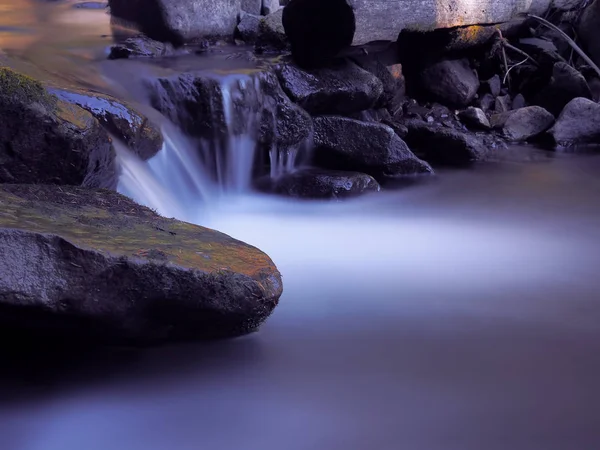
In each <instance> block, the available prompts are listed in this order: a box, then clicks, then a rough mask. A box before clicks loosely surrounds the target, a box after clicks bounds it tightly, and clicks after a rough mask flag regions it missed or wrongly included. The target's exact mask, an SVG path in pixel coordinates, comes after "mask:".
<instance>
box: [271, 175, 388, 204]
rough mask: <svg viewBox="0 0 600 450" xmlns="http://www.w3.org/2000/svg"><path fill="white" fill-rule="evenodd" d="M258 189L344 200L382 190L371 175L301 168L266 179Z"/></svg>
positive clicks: (289, 195)
mask: <svg viewBox="0 0 600 450" xmlns="http://www.w3.org/2000/svg"><path fill="white" fill-rule="evenodd" d="M261 189H262V190H265V191H267V192H273V193H276V194H279V195H285V196H288V197H296V198H310V199H343V198H348V197H356V196H359V195H362V194H366V193H369V192H378V191H379V190H380V189H381V188H380V186H379V183H377V181H375V179H374V178H373V177H372V176H370V175H367V174H365V173H359V172H346V171H339V170H322V169H302V170H298V171H295V172H292V173H288V174H286V175H283V176H281V177H279V178H276V179H269V182H266V183H264V184H263V185H262V186H261Z"/></svg>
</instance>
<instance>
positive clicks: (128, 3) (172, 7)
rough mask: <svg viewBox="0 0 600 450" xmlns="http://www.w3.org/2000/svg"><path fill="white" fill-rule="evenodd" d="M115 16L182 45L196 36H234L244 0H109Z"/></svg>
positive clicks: (148, 33)
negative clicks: (242, 0)
mask: <svg viewBox="0 0 600 450" xmlns="http://www.w3.org/2000/svg"><path fill="white" fill-rule="evenodd" d="M108 4H109V6H110V12H111V14H112V15H113V16H114V17H119V18H121V19H125V20H128V21H130V22H133V23H135V24H137V25H138V26H139V28H140V31H142V33H144V34H146V35H147V36H148V37H150V38H151V39H154V40H157V41H160V42H169V43H171V44H173V45H174V46H176V47H178V46H181V45H183V44H184V43H185V42H190V41H192V40H195V39H202V38H216V37H225V38H230V37H231V36H233V33H234V31H235V27H236V25H237V18H238V14H239V12H240V10H241V0H228V1H215V0H193V1H190V0H109V2H108Z"/></svg>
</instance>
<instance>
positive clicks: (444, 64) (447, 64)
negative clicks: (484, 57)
mask: <svg viewBox="0 0 600 450" xmlns="http://www.w3.org/2000/svg"><path fill="white" fill-rule="evenodd" d="M421 86H422V88H423V89H424V90H425V91H426V92H427V93H429V94H430V95H431V96H432V97H433V98H435V99H436V100H439V101H440V102H442V103H447V104H449V105H452V106H457V107H466V106H468V105H469V104H470V103H471V102H472V101H473V100H474V99H475V96H476V95H477V90H478V89H479V79H478V78H477V75H476V74H475V71H474V70H473V69H471V67H470V65H469V61H468V60H467V59H444V60H442V61H439V62H436V63H434V64H431V65H429V66H428V67H426V68H425V69H424V70H423V72H422V74H421Z"/></svg>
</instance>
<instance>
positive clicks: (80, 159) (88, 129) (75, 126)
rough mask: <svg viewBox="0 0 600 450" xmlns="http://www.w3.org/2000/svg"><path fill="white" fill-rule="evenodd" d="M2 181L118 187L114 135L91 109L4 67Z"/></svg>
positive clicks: (0, 76) (0, 83)
mask: <svg viewBox="0 0 600 450" xmlns="http://www.w3.org/2000/svg"><path fill="white" fill-rule="evenodd" d="M0 183H51V184H65V185H82V186H87V187H102V188H115V187H116V184H117V171H116V163H115V153H114V149H113V148H112V145H111V141H110V137H109V136H108V134H107V132H106V131H105V130H104V129H103V127H102V125H101V124H100V122H99V121H98V120H97V119H96V118H95V117H94V116H93V115H92V114H91V113H90V112H88V111H86V110H85V109H83V108H81V107H80V106H78V105H76V104H73V103H71V102H66V101H64V100H61V99H59V98H58V97H56V96H55V95H52V94H51V93H50V92H48V90H47V89H46V88H45V87H44V86H43V85H42V84H41V83H39V82H37V81H35V80H33V79H32V78H29V77H26V76H24V75H21V74H19V73H17V72H14V71H13V70H11V69H9V68H7V67H0Z"/></svg>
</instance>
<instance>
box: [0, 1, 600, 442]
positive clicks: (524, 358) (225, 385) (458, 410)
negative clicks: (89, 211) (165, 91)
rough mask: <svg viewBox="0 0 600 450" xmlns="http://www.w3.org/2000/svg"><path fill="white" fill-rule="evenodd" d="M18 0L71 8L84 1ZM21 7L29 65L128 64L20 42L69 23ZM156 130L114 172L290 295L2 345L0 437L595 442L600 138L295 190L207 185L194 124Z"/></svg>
mask: <svg viewBox="0 0 600 450" xmlns="http://www.w3.org/2000/svg"><path fill="white" fill-rule="evenodd" d="M16 3H17V4H20V5H22V6H23V8H24V9H26V8H25V5H27V7H29V6H31V5H33V6H32V8H33V9H32V11H37V12H38V13H39V11H40V10H39V9H37V8H42V7H43V8H50V9H49V10H50V11H54V12H55V14H56V15H58V16H59V17H63V15H62V13H63V12H65V11H70V10H69V9H68V7H70V6H71V5H70V4H69V2H66V3H65V2H58V4H56V5H52V7H51V6H50V5H49V4H50V3H54V2H46V3H44V2H33V1H29V2H28V1H23V2H22V3H19V2H16ZM71 3H72V2H71ZM11 4H13V5H14V3H13V2H12V1H8V0H0V11H8V9H7V8H8V6H10V5H11ZM3 8H4V9H3ZM15 10H16V9H15ZM15 10H11V11H13V13H12V15H11V17H13V18H14V17H17V18H16V19H14V20H15V21H17V22H18V23H19V24H20V23H22V24H25V25H27V26H28V27H30V28H28V29H27V30H23V29H21V28H23V27H24V26H21V25H19V26H20V27H21V28H19V30H14V29H13V28H15V27H16V25H17V24H14V23H12V24H11V23H4V24H3V23H2V21H3V20H4V21H5V22H8V19H6V17H8V15H6V13H3V15H2V16H0V30H4V31H3V32H0V48H5V49H6V47H10V48H11V49H12V50H11V53H10V55H11V57H13V58H18V59H19V60H20V61H22V62H23V66H24V67H25V66H26V65H30V66H34V67H35V68H37V69H38V70H40V71H43V72H44V73H49V72H51V73H53V74H54V75H55V76H60V77H65V78H69V79H80V75H81V73H82V70H83V69H82V62H81V58H82V56H81V55H82V54H85V55H87V56H86V57H85V58H84V60H85V61H86V63H85V64H84V65H83V67H85V68H86V70H88V71H89V76H87V77H86V82H87V83H94V84H95V85H97V86H100V85H101V86H113V84H112V83H113V81H114V80H117V79H119V77H122V73H124V72H122V71H121V69H119V71H117V68H118V67H121V66H127V64H126V63H125V62H123V61H114V62H111V64H110V65H108V64H107V63H105V62H103V60H102V58H103V57H102V55H103V54H104V53H103V51H102V50H101V49H102V48H103V47H102V45H105V43H104V44H102V43H101V42H96V41H94V42H93V44H87V45H88V47H86V48H87V50H86V51H81V49H80V48H79V44H77V49H78V50H77V51H74V50H73V45H74V44H73V43H78V42H80V41H78V40H77V35H72V34H71V35H69V38H70V41H69V42H70V44H69V45H67V46H66V48H67V50H65V47H64V46H62V45H59V44H51V43H48V49H53V51H54V53H55V54H56V55H62V56H63V57H64V58H66V59H67V60H69V61H71V63H72V64H63V63H56V60H53V59H52V55H48V54H45V55H44V56H43V57H41V56H40V57H39V58H40V59H39V60H38V59H36V58H38V56H35V55H33V56H32V53H31V47H29V46H26V45H25V44H23V45H24V46H20V44H19V45H17V44H18V43H20V42H22V40H23V39H25V38H24V36H25V37H27V38H28V39H31V36H32V35H36V34H41V35H46V34H48V29H52V30H54V29H55V28H56V25H45V22H43V23H42V22H40V19H36V18H35V15H34V13H33V12H32V11H30V12H29V13H23V14H22V15H19V14H16V13H15ZM59 13H60V14H59ZM86 14H90V15H92V16H93V17H94V20H95V21H96V22H94V23H95V24H96V26H97V27H99V28H102V27H104V26H106V27H107V24H106V23H105V22H106V21H107V18H106V16H105V15H104V13H103V12H102V11H98V10H90V11H86ZM43 16H44V18H45V19H46V18H47V17H48V15H47V14H44V15H43ZM67 17H71V16H69V15H68V14H67ZM25 19H27V20H25ZM86 20H87V19H86ZM31 23H33V25H32V24H31ZM50 23H51V24H54V22H50ZM9 25H10V26H9ZM11 27H12V28H11ZM48 27H49V28H48ZM92 29H93V28H92ZM88 31H89V29H85V33H84V34H85V35H87V34H86V33H88ZM69 32H72V30H71V29H69V28H67V29H66V30H65V31H63V34H58V35H57V36H56V41H60V42H63V41H62V40H61V39H59V38H60V37H61V36H62V37H64V39H65V40H66V38H67V35H68V33H69ZM81 33H83V32H81ZM91 34H94V33H91ZM79 36H80V37H81V35H79ZM9 44H10V45H9ZM3 45H4V47H3ZM24 49H28V50H27V51H26V50H24ZM24 55H28V56H27V58H25V56H24ZM65 55H66V56H65ZM90 55H91V56H90ZM57 57H58V56H57ZM196 58H197V59H200V58H198V57H196ZM38 61H39V62H38ZM53 61H54V62H53ZM25 62H26V63H25ZM213 62H214V64H220V63H221V62H223V59H219V58H215V60H213ZM188 63H189V64H195V62H193V61H192V60H191V59H185V58H184V60H183V62H182V61H181V60H178V61H173V63H172V64H173V65H177V64H188ZM209 63H210V61H208V62H207V61H206V60H202V62H199V63H198V64H209ZM72 67H73V69H71V68H72ZM131 67H138V66H131ZM75 68H76V69H75ZM107 74H108V75H107ZM111 76H112V77H111ZM111 80H113V81H111ZM117 84H118V83H117ZM163 131H164V135H165V145H164V148H163V150H162V151H161V152H160V153H159V154H158V155H157V156H156V157H154V158H153V159H152V160H150V161H149V162H147V163H144V162H141V161H138V160H136V158H134V157H133V156H131V155H130V154H128V153H127V151H125V150H123V149H120V151H119V159H120V161H121V164H122V167H123V175H122V177H121V183H120V186H119V189H120V190H121V191H122V192H124V193H126V194H127V195H130V196H132V197H133V198H135V199H137V200H138V201H140V202H142V203H145V204H147V205H149V206H152V207H154V208H156V209H157V210H158V211H159V212H161V213H163V214H165V215H167V216H174V217H177V218H180V219H183V220H186V221H190V222H195V223H199V224H201V225H205V226H210V227H213V228H216V229H218V230H220V231H223V232H225V233H227V234H230V235H232V236H234V237H236V238H238V239H241V240H243V241H246V242H248V243H250V244H252V245H255V246H257V247H259V248H260V249H262V250H264V251H265V252H266V253H268V254H269V255H270V256H271V257H272V258H273V260H274V261H275V263H276V264H277V266H278V268H279V269H280V271H281V272H282V274H283V279H284V294H283V296H282V297H281V301H280V305H279V306H278V308H277V309H276V310H275V313H274V314H273V316H272V317H271V318H270V319H269V320H268V321H267V323H266V324H265V325H264V326H263V328H262V329H261V330H260V332H258V333H256V334H253V335H250V336H247V337H244V338H240V339H236V340H231V341H226V342H216V343H209V344H207V343H192V344H185V345H176V346H165V347H162V348H156V349H147V350H138V351H133V350H119V351H116V350H110V349H104V350H96V351H90V350H85V349H83V350H81V351H77V350H70V351H69V352H68V353H66V354H62V353H59V352H56V351H54V350H48V352H39V351H38V352H33V353H31V354H30V353H28V352H26V351H23V352H21V351H15V350H14V347H15V346H17V345H18V343H3V346H2V348H3V349H4V351H3V352H4V355H3V360H4V363H3V365H2V366H3V370H2V372H1V374H0V398H1V399H2V400H1V401H0V449H2V450H137V449H140V450H142V449H143V450H188V449H189V450H198V449H207V450H231V449H246V450H271V449H273V450H308V449H310V450H337V449H340V450H365V449H368V450H404V449H406V450H481V449H485V450H496V449H497V450H506V449H510V450H573V449H576V450H588V449H589V450H595V449H597V448H600V387H598V384H599V381H598V380H600V277H599V276H598V268H599V267H600V201H599V200H598V199H599V198H600V176H599V174H600V155H594V154H585V155H576V154H566V153H553V152H543V151H539V150H536V149H532V148H527V147H515V148H512V149H510V150H509V151H506V152H505V153H503V154H502V155H499V158H498V161H495V162H488V163H485V164H480V165H477V166H475V167H474V168H472V169H469V170H454V171H439V172H438V175H437V176H436V177H434V178H432V179H431V180H428V181H426V182H423V183H418V184H416V185H413V186H412V187H410V188H405V189H389V190H386V191H384V192H382V193H379V194H377V195H371V196H367V197H364V198H360V199H356V200H352V201H346V202H342V203H330V202H299V201H293V200H289V199H282V198H275V197H269V196H265V195H259V194H256V193H252V192H251V191H249V190H248V189H247V186H248V177H249V173H250V169H251V167H250V164H249V163H248V161H247V160H243V159H236V160H235V164H234V166H229V169H230V170H231V171H229V172H227V171H226V172H223V173H228V174H229V175H225V179H227V180H229V181H227V182H223V181H222V180H221V181H219V182H217V183H214V182H212V181H210V182H209V181H207V179H208V178H210V177H207V176H205V170H206V167H205V166H204V165H203V164H202V162H201V161H200V160H199V158H198V154H197V152H196V149H195V147H194V145H193V144H192V143H190V141H189V139H188V138H187V137H185V136H183V135H182V134H180V133H179V132H178V131H177V130H176V129H174V127H172V126H170V125H168V124H166V123H165V124H164V128H163ZM247 139H250V138H249V137H248V136H246V137H244V136H242V137H241V138H240V139H238V140H234V141H230V142H229V143H228V144H227V149H225V150H224V151H232V152H234V153H236V152H238V151H239V150H240V149H245V148H247V146H248V145H249V143H248V140H247ZM236 149H237V150H236ZM229 169H228V170H229ZM223 187H225V188H223ZM9 348H13V351H12V352H8V350H7V349H9Z"/></svg>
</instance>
